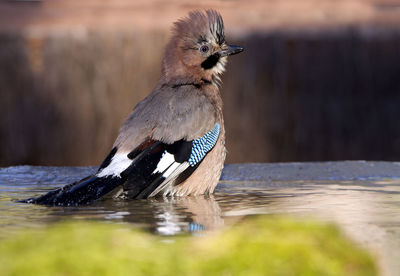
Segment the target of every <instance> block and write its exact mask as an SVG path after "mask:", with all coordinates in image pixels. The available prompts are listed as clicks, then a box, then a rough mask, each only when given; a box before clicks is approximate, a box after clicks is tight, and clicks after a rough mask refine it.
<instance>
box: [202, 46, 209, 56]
mask: <svg viewBox="0 0 400 276" xmlns="http://www.w3.org/2000/svg"><path fill="white" fill-rule="evenodd" d="M208 50H210V49H209V48H208V46H207V45H203V46H201V47H200V52H202V53H203V54H205V53H207V52H208Z"/></svg>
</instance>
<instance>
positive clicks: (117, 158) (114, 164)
mask: <svg viewBox="0 0 400 276" xmlns="http://www.w3.org/2000/svg"><path fill="white" fill-rule="evenodd" d="M131 164H132V160H131V159H129V158H128V155H127V153H117V154H116V155H114V157H113V158H112V159H111V162H110V164H109V165H108V166H107V167H105V168H104V169H102V170H101V171H100V172H98V173H97V175H96V176H98V177H104V176H116V177H121V173H122V172H123V171H125V170H126V169H127V168H128V167H129V166H130V165H131Z"/></svg>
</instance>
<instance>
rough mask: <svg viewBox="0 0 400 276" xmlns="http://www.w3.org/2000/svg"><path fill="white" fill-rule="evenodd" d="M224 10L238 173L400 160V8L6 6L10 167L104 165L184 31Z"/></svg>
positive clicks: (306, 2)
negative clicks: (190, 21) (234, 48)
mask: <svg viewBox="0 0 400 276" xmlns="http://www.w3.org/2000/svg"><path fill="white" fill-rule="evenodd" d="M208 8H213V9H216V10H218V11H219V12H220V13H221V14H222V16H223V18H224V21H225V31H226V36H227V41H228V42H229V43H232V44H238V45H241V46H243V47H244V48H245V52H243V53H242V54H240V55H237V56H234V57H232V58H230V60H229V64H228V68H227V72H226V73H225V75H224V77H223V82H224V83H223V86H222V94H223V98H224V103H225V107H224V113H225V121H226V128H227V148H228V155H227V162H228V163H238V162H286V161H324V160H349V159H366V160H399V159H400V1H393V0H392V1H389V0H354V1H350V0H349V1H345V0H335V1H334V0H247V1H244V0H242V1H239V0H236V1H234V0H225V1H208V0H203V1H201V2H199V1H198V3H194V2H193V1H187V0H169V1H162V0H150V1H141V2H139V1H131V0H109V1H95V0H85V1H78V0H52V1H2V2H0V166H10V165H18V164H32V165H75V166H76V165H96V164H99V163H100V162H101V161H102V159H103V158H104V157H105V156H106V154H107V153H108V151H109V150H110V149H111V146H112V144H113V142H114V139H115V138H116V136H117V133H118V129H119V127H120V125H121V123H122V122H123V120H124V119H125V117H126V116H127V115H128V114H129V113H130V112H131V110H132V108H133V107H134V106H135V105H136V103H138V102H139V101H140V100H141V99H143V98H144V97H145V96H146V95H147V94H149V93H150V92H151V91H152V89H153V88H154V87H155V85H156V82H157V80H158V78H159V76H160V64H161V58H162V53H163V49H164V46H165V43H166V41H167V39H168V37H169V34H170V31H169V29H170V27H171V25H172V23H173V22H174V21H175V20H176V19H178V18H180V17H182V16H185V15H186V14H187V12H188V11H190V10H194V9H208Z"/></svg>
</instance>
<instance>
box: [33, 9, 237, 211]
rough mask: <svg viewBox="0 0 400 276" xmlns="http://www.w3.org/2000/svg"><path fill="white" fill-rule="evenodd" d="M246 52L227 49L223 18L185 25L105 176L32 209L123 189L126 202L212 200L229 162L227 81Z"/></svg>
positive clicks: (199, 18) (192, 19)
mask: <svg viewBox="0 0 400 276" xmlns="http://www.w3.org/2000/svg"><path fill="white" fill-rule="evenodd" d="M241 51H242V48H240V47H236V46H228V45H227V44H226V43H225V36H224V29H223V22H222V18H221V16H220V15H219V14H218V13H217V12H215V11H206V13H202V12H191V13H190V14H189V17H187V18H185V19H182V20H179V21H177V22H176V23H175V28H174V33H173V36H172V37H171V39H170V42H169V43H168V45H167V48H166V51H165V54H164V58H163V65H162V76H161V78H160V81H159V83H158V85H157V87H156V88H155V89H154V91H153V92H152V93H151V94H150V95H149V96H147V97H146V98H145V99H144V100H142V101H141V102H140V103H139V104H138V105H137V106H136V107H135V108H134V110H133V112H132V113H131V114H130V115H129V116H128V118H127V120H126V121H125V123H124V124H123V125H122V127H121V129H120V133H119V135H118V137H117V139H116V141H115V143H114V145H113V148H112V150H111V152H110V154H109V155H108V156H107V157H106V159H105V160H104V161H103V163H102V165H101V166H100V168H99V170H98V171H97V172H96V173H95V174H94V175H92V176H89V177H87V178H85V179H83V180H81V181H78V182H76V183H72V184H70V185H67V186H65V187H63V188H60V189H57V190H55V191H51V192H49V193H48V194H45V195H43V196H41V197H38V198H34V199H29V200H26V201H25V202H32V203H38V204H46V205H79V204H88V203H90V202H92V201H94V200H96V199H98V198H101V197H102V196H104V195H105V194H107V193H109V192H111V191H113V190H115V189H117V188H120V189H119V190H120V191H119V192H118V193H117V194H116V195H117V196H120V197H125V198H147V197H151V196H156V195H165V196H168V195H172V196H187V195H200V194H208V193H212V192H213V191H214V189H215V187H216V185H217V183H218V180H219V178H220V175H221V171H222V168H223V164H224V160H225V155H226V150H225V128H224V119H223V114H222V99H221V95H220V92H219V85H220V79H219V76H220V74H221V73H222V72H223V71H224V66H225V64H226V60H227V56H228V55H231V54H235V53H238V52H241Z"/></svg>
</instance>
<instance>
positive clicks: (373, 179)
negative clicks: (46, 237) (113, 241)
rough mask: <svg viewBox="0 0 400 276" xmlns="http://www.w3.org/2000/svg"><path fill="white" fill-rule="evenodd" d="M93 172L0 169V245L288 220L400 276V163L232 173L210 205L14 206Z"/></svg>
mask: <svg viewBox="0 0 400 276" xmlns="http://www.w3.org/2000/svg"><path fill="white" fill-rule="evenodd" d="M92 171H93V168H54V167H29V166H24V167H11V168H7V169H0V239H2V238H6V237H7V236H9V235H11V234H12V233H14V232H16V231H18V230H20V229H23V228H35V227H43V226H44V225H47V224H50V223H53V222H57V221H62V220H65V219H69V220H98V221H107V222H112V223H121V224H128V225H132V226H134V227H140V228H143V229H146V230H148V231H151V232H153V233H156V234H159V235H176V234H180V233H191V234H193V235H205V234H206V233H207V232H206V231H205V230H212V229H220V228H223V227H230V226H231V225H233V224H235V223H236V222H238V221H239V220H241V219H242V218H243V217H245V216H249V215H254V214H285V215H291V216H295V217H300V218H303V217H307V218H309V217H312V218H315V219H318V220H323V221H328V222H331V221H333V222H335V223H337V224H338V225H340V226H341V227H342V229H343V230H344V231H345V233H347V234H348V235H349V236H350V237H351V238H352V239H354V240H356V241H358V242H359V243H360V244H361V245H363V246H365V247H367V248H368V249H370V250H371V252H373V254H375V255H376V256H377V259H378V261H379V263H380V265H381V267H382V270H383V274H385V275H399V274H400V263H398V260H399V259H400V175H399V174H400V170H399V164H398V163H385V162H379V163H372V162H338V163H303V164H302V163H292V164H270V165H266V164H262V165H261V164H249V165H230V166H227V167H226V169H225V170H224V174H223V177H222V181H221V182H220V184H219V185H218V187H217V190H216V193H215V194H214V195H212V196H210V197H203V196H201V197H184V198H164V199H163V198H160V199H147V200H130V201H129V200H125V201H124V200H116V199H112V198H107V199H104V200H101V201H98V202H96V203H95V204H93V205H90V206H83V207H68V208H65V207H45V206H36V205H28V204H20V203H16V202H15V200H16V199H21V198H27V197H32V196H35V195H38V194H41V193H45V192H46V191H48V190H50V189H52V188H56V187H59V186H62V185H64V184H66V183H69V182H71V181H75V180H78V179H79V178H81V177H83V176H85V175H86V174H89V173H90V172H92Z"/></svg>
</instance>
